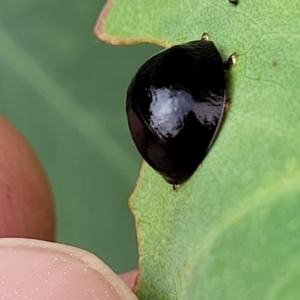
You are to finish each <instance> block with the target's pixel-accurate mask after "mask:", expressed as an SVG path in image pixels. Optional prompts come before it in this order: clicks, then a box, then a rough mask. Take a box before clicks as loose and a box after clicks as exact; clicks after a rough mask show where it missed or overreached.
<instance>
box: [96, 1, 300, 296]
mask: <svg viewBox="0 0 300 300" xmlns="http://www.w3.org/2000/svg"><path fill="white" fill-rule="evenodd" d="M299 28H300V2H298V1H297V0H292V1H289V2H288V3H284V2H282V1H277V0H267V1H255V0H254V1H246V0H240V3H239V5H238V6H233V5H231V4H230V3H228V1H225V0H218V1H213V0H201V1H196V0H181V1H175V0H168V1H166V0H155V1H153V0H144V1H139V0H131V1H125V0H112V1H110V2H109V3H108V4H107V6H106V8H105V9H104V11H103V13H102V16H101V18H100V20H99V21H98V24H97V26H96V28H95V32H96V34H97V35H98V37H99V38H101V39H103V40H105V41H107V42H110V43H113V44H130V43H136V42H139V41H142V42H145V41H149V42H154V43H158V44H160V45H164V46H171V45H174V44H178V43H183V42H187V41H190V40H196V39H199V38H200V37H201V35H202V34H203V33H204V32H207V33H208V34H209V36H210V39H211V40H213V41H214V43H215V45H216V46H217V48H218V49H219V51H220V53H221V55H222V56H223V57H224V59H225V58H226V57H228V56H229V55H230V54H231V53H233V52H237V54H238V60H237V64H236V66H234V67H233V68H232V69H231V71H230V78H229V82H228V92H229V96H230V98H231V104H230V109H229V111H228V113H227V115H226V120H225V122H224V124H223V126H222V128H221V131H220V133H219V135H218V138H217V140H216V141H215V143H214V145H213V147H212V149H211V150H210V152H209V154H208V155H207V157H206V158H205V160H204V161H203V163H202V164H201V165H200V167H199V168H198V170H197V171H196V173H195V174H194V175H193V176H192V178H191V179H190V180H189V181H188V182H187V183H185V184H184V185H183V186H182V187H180V189H179V190H178V192H177V193H176V192H173V191H172V188H171V187H170V186H169V185H168V184H167V183H166V182H165V181H164V180H163V179H162V178H161V177H160V176H159V175H158V174H156V173H155V172H154V171H153V170H152V169H151V168H150V167H148V166H147V165H146V164H145V165H144V166H143V168H142V171H141V177H140V179H139V184H138V187H137V188H136V190H135V192H134V194H133V195H132V198H131V206H132V210H133V212H134V215H135V219H136V225H137V231H138V238H139V254H140V261H139V267H140V271H141V275H140V278H139V282H138V287H137V290H136V292H137V295H138V296H139V297H140V299H189V300H190V299H208V300H212V299H222V300H225V299H230V300H231V299H245V300H246V299H249V300H250V299H265V300H269V299H296V298H297V296H298V295H299V293H300V286H299V284H298V283H299V280H300V271H299V265H298V263H299V260H298V257H300V240H299V229H300V217H299V211H300V162H299V155H300V137H299V132H300V96H299V92H300V88H299V78H300V56H299V51H298V49H299V48H300V36H299V33H298V29H299Z"/></svg>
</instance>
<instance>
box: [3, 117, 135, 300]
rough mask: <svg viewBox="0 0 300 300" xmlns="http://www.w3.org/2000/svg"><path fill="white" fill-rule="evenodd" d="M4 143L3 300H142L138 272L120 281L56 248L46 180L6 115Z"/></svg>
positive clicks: (93, 260) (90, 259)
mask: <svg viewBox="0 0 300 300" xmlns="http://www.w3.org/2000/svg"><path fill="white" fill-rule="evenodd" d="M0 141H1V142H0V166H1V168H0V205H1V210H0V237H1V238H0V298H1V299H39V300H44V299H45V300H46V299H64V300H68V299H72V300H75V299H80V300H85V299H88V300H90V299H91V300H92V299H98V300H102V299H111V300H114V299H115V300H116V299H122V300H125V299H128V300H131V299H132V300H133V299H137V298H136V296H135V295H134V294H133V293H132V292H131V289H132V287H133V285H134V282H135V279H136V276H137V271H132V272H129V273H126V274H121V275H120V276H118V275H117V274H115V273H114V272H113V271H112V270H111V269H110V268H109V267H108V266H106V265H105V264H104V263H103V262H102V261H101V260H100V259H99V258H97V257H96V256H94V255H92V254H91V253H89V252H86V251H85V250H82V249H78V248H74V247H70V246H66V245H61V244H57V243H53V242H51V241H53V240H54V212H53V211H54V210H53V204H52V202H53V201H52V194H51V190H50V188H49V184H48V181H47V178H46V176H45V173H44V171H43V169H42V167H41V165H40V163H39V161H38V159H37V157H36V155H35V153H34V152H33V150H32V149H31V147H30V146H29V145H28V143H27V142H26V140H25V139H24V138H23V137H22V136H21V135H20V133H19V132H18V131H17V130H16V129H15V128H14V127H13V126H12V125H11V124H10V123H9V122H8V121H7V120H6V119H4V118H3V116H1V115H0ZM42 240H44V241H42ZM46 241H47V242H46ZM120 255H122V253H120Z"/></svg>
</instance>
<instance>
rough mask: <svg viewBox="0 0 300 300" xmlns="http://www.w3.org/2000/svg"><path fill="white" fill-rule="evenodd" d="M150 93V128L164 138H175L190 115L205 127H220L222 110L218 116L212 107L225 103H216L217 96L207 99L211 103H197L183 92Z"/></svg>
mask: <svg viewBox="0 0 300 300" xmlns="http://www.w3.org/2000/svg"><path fill="white" fill-rule="evenodd" d="M150 93H151V95H152V102H151V104H150V112H151V115H150V126H151V128H153V129H154V130H155V132H156V133H157V134H158V135H159V136H160V137H162V138H171V137H172V138H173V137H175V136H176V135H177V134H178V133H179V132H180V130H181V129H182V128H183V127H184V123H185V119H186V117H187V116H188V114H190V113H193V114H194V115H195V116H196V117H197V119H198V120H199V122H200V123H201V124H203V125H205V126H209V125H211V126H212V127H216V126H217V125H218V122H219V120H220V116H221V112H222V109H220V111H219V113H218V114H217V115H216V114H215V113H216V110H215V109H214V110H213V109H212V106H214V107H216V106H223V101H220V100H219V99H218V100H217V101H216V99H217V98H218V97H217V98H216V95H211V98H210V99H207V100H209V102H196V101H195V100H194V99H193V98H192V96H191V94H190V93H188V92H186V91H183V90H175V89H170V88H160V89H150ZM213 112H214V113H213Z"/></svg>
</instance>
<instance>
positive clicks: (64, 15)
mask: <svg viewBox="0 0 300 300" xmlns="http://www.w3.org/2000/svg"><path fill="white" fill-rule="evenodd" d="M104 4H105V1H104V0H98V1H95V0H88V1H81V0H73V1H70V0H65V1H59V0H53V1H43V0H42V1H41V0H39V1H38V0H26V1H23V0H14V1H1V2H0V70H1V72H0V99H1V101H0V112H1V113H2V114H4V115H5V116H6V117H7V118H8V119H9V120H10V121H11V122H12V123H13V124H14V125H15V126H16V127H17V128H18V129H19V130H20V131H21V132H22V133H23V134H24V135H25V137H26V138H27V139H28V140H29V142H30V143H31V145H32V146H33V148H34V149H35V151H36V152H37V154H38V156H39V158H40V160H41V161H42V163H43V166H44V168H45V169H46V172H47V174H48V177H49V180H50V183H51V186H52V189H53V193H54V197H55V203H56V213H57V240H58V241H59V242H61V243H65V244H69V245H74V246H77V247H80V248H83V249H86V250H89V251H91V252H93V253H95V254H96V255H98V256H99V257H100V258H101V259H102V260H104V261H105V262H106V263H107V264H108V265H109V266H110V267H112V268H113V270H115V271H116V272H123V271H127V270H130V269H133V268H135V267H136V261H137V250H136V239H135V230H134V223H133V217H132V215H131V213H130V212H129V209H128V202H127V200H128V197H129V195H130V193H131V191H132V189H133V187H134V185H135V181H136V179H137V176H138V171H139V167H140V162H141V159H140V156H139V155H138V153H137V151H136V149H135V148H134V145H133V143H132V141H131V138H130V135H129V132H128V128H127V121H126V116H125V110H124V109H125V93H126V88H127V86H128V83H129V82H130V80H131V77H132V76H133V75H134V73H135V71H136V69H137V68H138V67H139V66H140V64H141V63H142V62H143V61H144V60H146V59H147V58H148V57H149V56H150V55H151V54H153V53H155V52H156V51H157V50H158V49H159V48H158V47H156V46H154V45H136V46H119V47H116V46H110V45H107V44H104V43H102V42H100V41H98V40H97V39H96V38H95V37H94V36H93V27H94V24H95V22H96V19H97V17H98V15H99V13H100V11H101V9H102V7H103V5H104Z"/></svg>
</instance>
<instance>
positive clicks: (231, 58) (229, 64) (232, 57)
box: [224, 52, 237, 71]
mask: <svg viewBox="0 0 300 300" xmlns="http://www.w3.org/2000/svg"><path fill="white" fill-rule="evenodd" d="M236 57H237V54H236V52H234V53H232V54H231V55H230V56H229V57H228V58H227V60H225V61H224V69H225V71H228V70H229V68H230V67H232V66H233V65H235V64H236Z"/></svg>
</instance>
